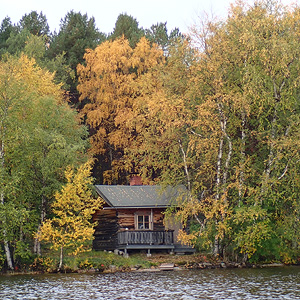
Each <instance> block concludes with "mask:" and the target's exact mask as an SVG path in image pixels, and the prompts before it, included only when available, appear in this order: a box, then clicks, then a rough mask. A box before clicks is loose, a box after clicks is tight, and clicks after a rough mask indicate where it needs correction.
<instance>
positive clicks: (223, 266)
mask: <svg viewBox="0 0 300 300" xmlns="http://www.w3.org/2000/svg"><path fill="white" fill-rule="evenodd" d="M161 265H163V264H161ZM161 265H160V266H152V267H151V268H142V267H139V266H135V267H116V266H114V265H111V266H109V267H108V268H106V269H104V270H99V269H94V268H91V269H86V270H81V269H78V270H67V271H63V270H62V271H59V272H58V271H54V272H44V271H22V272H18V271H17V272H16V271H8V272H2V273H0V276H18V275H42V274H112V273H130V272H145V273H146V272H171V271H175V272H176V271H186V270H206V269H251V268H252V269H263V268H275V267H276V268H278V267H290V266H299V265H296V264H290V265H286V264H283V263H266V264H240V263H228V262H227V263H225V262H219V263H209V262H204V263H198V264H197V263H194V264H188V265H182V266H179V265H177V264H173V266H172V267H171V268H169V269H163V268H161Z"/></svg>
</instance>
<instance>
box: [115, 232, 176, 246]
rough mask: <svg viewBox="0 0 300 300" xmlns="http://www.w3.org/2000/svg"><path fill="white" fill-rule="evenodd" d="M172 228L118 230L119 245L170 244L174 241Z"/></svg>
mask: <svg viewBox="0 0 300 300" xmlns="http://www.w3.org/2000/svg"><path fill="white" fill-rule="evenodd" d="M173 232H174V231H173V230H169V231H150V230H136V231H131V230H125V231H119V232H118V244H119V245H171V244H173V243H174V238H173Z"/></svg>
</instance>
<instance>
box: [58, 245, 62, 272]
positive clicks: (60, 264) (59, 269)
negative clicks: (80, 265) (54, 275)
mask: <svg viewBox="0 0 300 300" xmlns="http://www.w3.org/2000/svg"><path fill="white" fill-rule="evenodd" d="M62 265H63V246H61V247H60V256H59V265H58V270H57V271H58V272H60V271H61V269H62Z"/></svg>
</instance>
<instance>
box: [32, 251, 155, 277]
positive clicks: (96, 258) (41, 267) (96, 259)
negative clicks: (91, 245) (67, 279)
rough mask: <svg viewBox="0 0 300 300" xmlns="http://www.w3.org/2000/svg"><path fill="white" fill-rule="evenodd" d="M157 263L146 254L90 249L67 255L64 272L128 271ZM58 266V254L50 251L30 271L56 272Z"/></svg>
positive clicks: (38, 258)
mask: <svg viewBox="0 0 300 300" xmlns="http://www.w3.org/2000/svg"><path fill="white" fill-rule="evenodd" d="M154 265H156V263H155V262H151V261H149V260H147V259H146V257H145V255H141V254H135V255H131V256H129V257H128V258H125V257H123V256H121V255H116V254H114V253H109V252H103V251H89V252H84V253H80V254H78V255H77V256H66V257H65V258H64V260H63V270H62V271H64V272H84V271H100V272H105V271H108V270H116V271H127V270H129V269H131V268H133V267H134V268H150V267H151V266H154ZM57 266H58V254H57V253H55V252H49V253H48V254H47V256H42V257H37V258H35V260H34V261H33V263H32V264H31V265H30V266H29V270H30V271H38V272H50V273H51V272H56V271H57Z"/></svg>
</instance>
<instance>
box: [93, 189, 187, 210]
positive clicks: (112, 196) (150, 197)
mask: <svg viewBox="0 0 300 300" xmlns="http://www.w3.org/2000/svg"><path fill="white" fill-rule="evenodd" d="M95 187H96V190H97V192H98V194H99V195H100V196H101V197H102V198H103V200H105V202H106V203H107V204H108V205H109V206H111V207H113V208H146V207H152V208H154V207H168V206H170V205H171V201H172V200H173V201H174V200H176V198H177V197H178V196H179V195H180V193H182V191H184V187H183V186H180V187H176V188H173V187H167V188H164V189H163V188H162V187H160V186H157V185H156V186H155V185H138V186H137V185H135V186H129V185H96V186H95Z"/></svg>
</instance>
